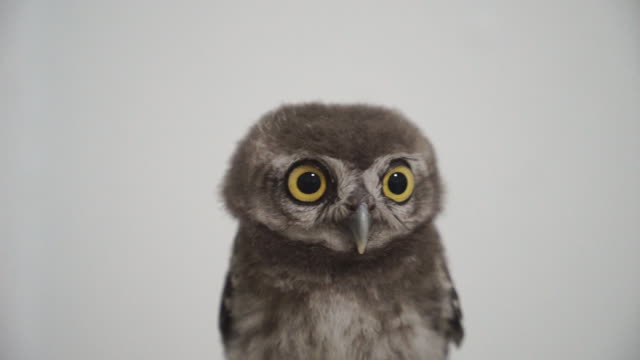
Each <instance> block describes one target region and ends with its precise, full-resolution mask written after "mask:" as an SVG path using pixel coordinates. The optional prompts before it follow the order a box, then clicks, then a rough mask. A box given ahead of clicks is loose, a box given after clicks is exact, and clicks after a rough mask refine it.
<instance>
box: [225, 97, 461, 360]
mask: <svg viewBox="0 0 640 360" xmlns="http://www.w3.org/2000/svg"><path fill="white" fill-rule="evenodd" d="M398 158H400V159H403V161H405V162H406V163H408V164H409V166H410V167H411V169H412V171H413V172H414V175H415V178H416V187H415V191H414V193H413V195H412V197H411V199H410V200H409V201H407V203H405V204H395V203H393V202H392V201H389V199H386V198H384V196H382V194H381V191H380V177H381V176H382V174H383V173H384V172H385V171H386V170H387V168H388V166H389V164H390V162H391V161H393V160H394V159H398ZM300 159H313V160H314V161H318V162H320V163H322V164H323V165H324V166H325V167H326V168H327V170H328V171H329V172H330V178H331V187H330V189H329V190H328V192H327V195H326V196H325V198H326V199H325V200H324V201H322V202H321V203H319V204H314V205H313V206H310V205H300V204H296V203H294V202H292V201H291V200H290V198H289V197H288V196H287V194H286V190H285V188H284V186H283V179H284V174H285V173H286V171H287V169H288V168H289V167H290V166H291V164H292V163H294V162H295V161H298V160H300ZM441 188H442V187H441V183H440V177H439V173H438V169H437V165H436V159H435V154H434V152H433V148H432V146H431V144H430V143H429V142H428V141H427V140H426V138H424V136H422V134H421V132H420V131H419V130H418V129H417V128H416V127H415V126H414V125H412V124H411V123H410V122H409V121H408V120H406V118H404V116H402V115H401V114H400V113H398V112H396V111H392V110H389V109H386V108H382V107H375V106H368V105H325V104H316V103H313V104H302V105H286V106H283V107H281V108H279V109H276V110H274V111H273V112H270V113H268V114H266V115H265V116H264V117H263V118H262V119H261V120H260V121H259V122H258V123H257V124H256V125H255V126H254V127H253V128H252V129H251V130H250V131H249V134H248V135H247V137H246V138H245V139H244V140H243V141H242V142H241V143H240V144H239V147H238V150H237V151H236V153H235V155H234V157H233V158H232V162H231V168H230V170H229V172H228V174H227V176H226V179H225V185H224V196H225V202H226V205H227V207H228V208H229V210H230V211H231V213H232V214H233V215H234V216H235V217H236V218H238V219H239V231H238V234H237V236H236V239H235V242H234V248H233V254H232V258H231V264H230V270H229V276H228V280H227V286H226V287H225V291H224V296H223V300H222V304H221V316H220V327H221V331H222V334H223V339H224V343H225V351H226V355H227V357H228V358H229V359H335V360H340V359H434V360H436V359H445V358H446V357H447V353H448V347H449V343H450V342H454V343H456V344H459V343H460V341H461V340H462V336H463V331H462V326H461V312H460V309H459V304H458V298H457V294H456V291H455V289H454V287H453V284H452V282H451V278H450V276H449V271H448V269H447V265H446V259H445V255H444V249H443V246H442V243H441V241H440V237H439V235H438V232H437V230H436V229H435V226H434V224H433V221H434V218H435V217H436V215H437V213H438V212H439V211H440V208H441V198H442V196H441V192H442V190H441ZM354 196H356V197H358V198H364V197H366V198H367V199H369V200H368V201H370V202H372V203H373V204H375V207H374V210H373V211H372V218H373V219H374V220H373V222H374V225H372V232H371V235H370V246H369V247H368V249H367V251H366V252H365V253H364V254H362V255H360V254H358V253H357V252H355V249H354V245H353V243H352V241H350V238H349V234H348V232H346V231H345V229H344V226H343V225H342V224H343V221H344V219H345V218H346V217H347V216H348V215H349V212H348V211H347V210H345V204H346V203H348V202H349V201H351V200H352V199H353V198H354Z"/></svg>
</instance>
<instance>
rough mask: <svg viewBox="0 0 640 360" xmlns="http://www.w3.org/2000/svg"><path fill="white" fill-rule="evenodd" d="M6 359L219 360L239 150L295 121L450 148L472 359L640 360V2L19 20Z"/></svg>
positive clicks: (292, 8) (53, 13)
mask: <svg viewBox="0 0 640 360" xmlns="http://www.w3.org/2000/svg"><path fill="white" fill-rule="evenodd" d="M0 26H1V32H0V35H1V37H0V41H1V44H0V45H1V46H0V55H1V56H2V57H1V61H2V64H1V71H2V73H1V74H0V76H1V78H0V80H1V81H0V86H1V87H0V89H1V91H2V93H1V94H0V95H1V98H0V101H1V103H0V109H1V111H2V112H1V113H0V116H2V118H1V121H2V122H1V127H0V137H1V143H2V152H1V153H0V154H1V155H2V157H1V161H2V167H1V169H0V170H1V178H0V181H1V183H0V188H1V189H2V192H1V194H2V198H0V204H2V205H0V209H1V211H2V213H1V214H0V215H1V217H0V219H1V220H0V221H1V222H2V223H1V224H0V236H1V238H0V240H1V243H0V286H1V287H0V359H3V360H4V359H8V360H22V359H29V360H31V359H33V360H41V359H43V360H44V359H47V360H76V359H78V360H81V359H82V360H84V359H92V360H93V359H117V360H125V359H127V360H128V359H154V360H155V359H158V360H162V359H219V358H221V356H222V352H221V345H220V342H219V336H218V332H217V311H218V301H219V295H220V292H221V288H222V280H223V278H224V273H225V270H226V267H227V260H228V256H229V252H230V246H231V241H232V238H233V236H234V232H235V223H234V222H233V221H232V219H231V218H230V217H229V216H228V215H227V214H226V213H225V212H224V209H223V207H222V205H221V202H220V197H219V196H218V186H219V184H220V180H221V177H222V175H223V174H224V172H225V170H226V167H227V161H228V158H229V156H230V154H231V152H232V150H233V148H234V146H235V143H236V142H237V141H238V140H239V139H240V138H241V137H242V136H243V134H244V133H245V131H246V130H247V128H248V127H249V126H250V124H251V123H252V122H253V121H255V120H256V119H257V118H258V117H259V116H260V115H261V114H262V113H263V112H265V111H267V110H269V109H271V108H273V107H275V106H277V105H279V104H281V103H283V102H295V101H309V100H323V101H329V102H334V101H336V102H354V101H366V102H372V103H379V104H385V105H389V106H393V107H396V108H399V109H401V110H402V111H403V112H405V113H406V114H407V116H409V117H410V118H411V119H413V120H414V121H415V122H416V123H418V124H419V126H420V127H421V128H422V129H423V130H424V132H425V133H426V134H427V135H428V136H429V137H430V138H431V139H432V141H433V142H434V144H435V146H436V149H437V151H438V154H439V157H440V160H441V167H442V171H443V175H444V178H445V180H446V183H447V185H448V186H447V189H448V196H447V208H446V212H445V213H444V215H443V216H442V217H441V218H440V220H439V225H440V228H441V230H442V232H443V235H444V239H445V243H446V246H447V248H448V251H449V257H450V259H451V267H452V273H453V276H454V278H455V281H456V283H457V286H458V288H459V291H460V294H461V297H462V304H463V307H464V311H465V316H466V318H465V325H466V328H467V338H466V339H465V342H464V345H463V347H462V348H461V349H460V350H457V351H454V352H453V353H452V358H453V359H457V360H460V359H494V360H495V359H509V360H512V359H582V360H586V359H629V360H636V359H639V358H640V335H639V334H640V279H638V277H639V275H640V236H639V231H640V224H639V222H638V220H639V218H640V216H639V215H640V190H639V186H640V161H639V160H638V156H639V155H640V3H639V2H638V1H612V0H610V1H604V0H602V1H499V0H493V1H489V2H477V1H476V2H471V1H470V2H468V3H462V2H454V1H437V2H436V1H428V2H425V1H423V2H412V3H410V2H401V1H394V2H391V1H389V2H385V3H383V4H381V3H377V4H375V5H374V3H373V2H358V3H355V2H347V1H344V2H337V1H336V2H332V3H327V2H313V3H312V2H302V1H296V2H294V1H292V2H290V3H281V2H276V1H269V2H266V1H265V2H261V3H253V4H248V3H242V2H240V1H236V2H229V3H222V2H214V1H202V2H198V3H196V2H188V1H183V2H177V1H176V2H173V3H171V4H168V3H163V2H160V1H149V2H147V3H143V2H138V1H103V2H100V3H98V2H91V1H55V2H52V1H51V2H49V1H29V0H25V1H17V0H16V1H13V0H11V1H9V0H5V1H4V2H2V3H1V5H0Z"/></svg>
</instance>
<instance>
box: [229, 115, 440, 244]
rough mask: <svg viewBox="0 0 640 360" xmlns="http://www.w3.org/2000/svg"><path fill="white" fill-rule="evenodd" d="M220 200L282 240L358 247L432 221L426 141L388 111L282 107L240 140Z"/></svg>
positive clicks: (433, 178)
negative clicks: (282, 237)
mask: <svg viewBox="0 0 640 360" xmlns="http://www.w3.org/2000/svg"><path fill="white" fill-rule="evenodd" d="M225 200H226V203H227V206H228V207H229V209H230V210H231V211H232V212H233V213H234V215H236V216H237V217H239V218H240V219H241V220H243V221H253V222H258V223H261V224H263V225H265V226H267V227H268V228H270V229H271V230H273V231H275V232H278V233H280V234H282V235H283V236H284V237H286V238H287V239H290V240H293V241H299V242H302V243H308V244H309V243H311V244H317V245H321V246H325V247H327V248H329V249H332V250H335V251H340V252H353V253H354V254H358V253H364V252H365V251H367V250H370V249H376V248H382V247H384V246H385V245H387V244H389V243H390V242H392V241H394V239H400V238H402V236H403V235H406V234H408V233H410V232H411V231H412V230H413V229H415V227H416V226H418V225H420V224H422V223H424V222H425V221H428V220H430V219H432V218H433V217H434V216H435V215H436V214H437V212H438V211H439V207H440V182H439V177H438V172H437V168H436V163H435V156H434V154H433V150H432V147H431V145H430V144H429V143H428V141H427V140H426V139H425V138H424V137H423V136H422V135H421V134H420V132H419V131H418V129H417V128H415V127H414V126H413V125H412V124H411V123H409V122H408V121H407V120H406V119H404V117H402V116H401V115H399V114H398V113H395V112H392V111H390V110H387V109H384V108H378V107H369V106H363V105H352V106H344V105H343V106H328V105H321V104H308V105H297V106H284V107H282V108H280V109H278V110H276V111H274V112H272V113H269V114H267V115H265V116H264V117H263V118H262V119H261V120H260V121H259V122H258V124H257V125H256V126H255V127H254V128H253V129H252V130H251V131H250V133H249V135H248V136H247V138H246V139H245V140H244V141H243V142H242V143H241V144H240V146H239V149H238V151H237V152H236V154H235V156H234V158H233V161H232V164H231V169H230V171H229V173H228V175H227V177H226V179H225Z"/></svg>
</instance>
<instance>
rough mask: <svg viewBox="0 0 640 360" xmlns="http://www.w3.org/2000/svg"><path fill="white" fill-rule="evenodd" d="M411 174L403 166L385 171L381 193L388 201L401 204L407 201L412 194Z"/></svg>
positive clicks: (412, 182)
mask: <svg viewBox="0 0 640 360" xmlns="http://www.w3.org/2000/svg"><path fill="white" fill-rule="evenodd" d="M413 186H414V181H413V173H412V172H411V169H409V168H408V167H406V166H404V165H399V166H396V167H394V168H393V169H391V170H389V171H387V173H386V174H385V175H384V178H382V192H383V193H384V195H385V196H386V197H388V198H389V199H391V200H393V201H395V202H398V203H401V202H404V201H406V200H407V199H409V196H411V194H412V193H413Z"/></svg>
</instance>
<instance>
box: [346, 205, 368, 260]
mask: <svg viewBox="0 0 640 360" xmlns="http://www.w3.org/2000/svg"><path fill="white" fill-rule="evenodd" d="M349 228H350V229H351V232H352V233H353V238H354V240H355V242H356V248H357V249H358V253H359V254H364V251H365V250H366V249H367V242H368V241H369V229H370V228H371V215H370V214H369V207H368V206H367V204H365V203H362V204H360V206H358V209H357V210H356V212H355V213H354V214H353V215H352V216H351V219H350V221H349Z"/></svg>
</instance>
